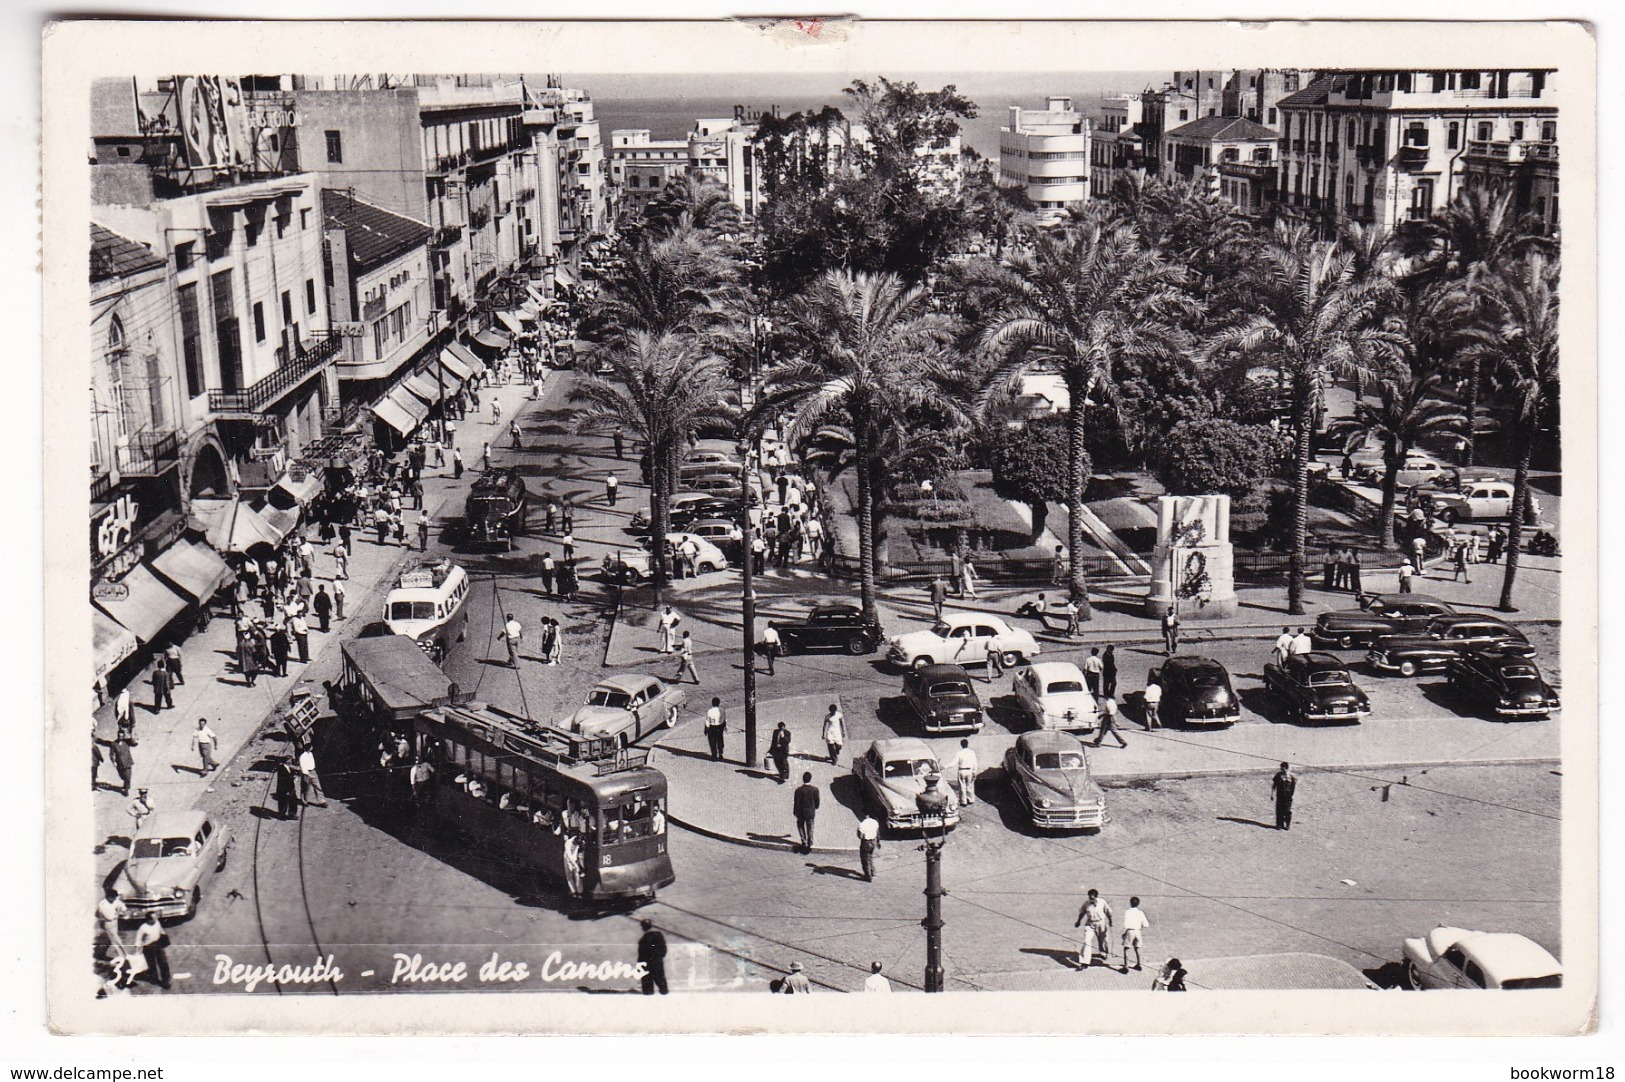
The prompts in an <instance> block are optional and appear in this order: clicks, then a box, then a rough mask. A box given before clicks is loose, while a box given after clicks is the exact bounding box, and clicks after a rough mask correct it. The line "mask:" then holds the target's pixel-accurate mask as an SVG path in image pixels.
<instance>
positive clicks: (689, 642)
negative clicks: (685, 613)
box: [675, 630, 700, 684]
mask: <svg viewBox="0 0 1625 1082" xmlns="http://www.w3.org/2000/svg"><path fill="white" fill-rule="evenodd" d="M689 676H692V677H693V678H694V683H695V684H698V683H699V682H700V673H699V670H698V669H696V668H694V640H693V638H692V637H690V636H689V633H688V632H687V631H686V630H685V631H684V632H683V637H682V639H680V640H679V641H678V643H677V679H676V681H675V682H676V683H679V684H681V683H682V682H683V680H684V679H685V678H686V677H689Z"/></svg>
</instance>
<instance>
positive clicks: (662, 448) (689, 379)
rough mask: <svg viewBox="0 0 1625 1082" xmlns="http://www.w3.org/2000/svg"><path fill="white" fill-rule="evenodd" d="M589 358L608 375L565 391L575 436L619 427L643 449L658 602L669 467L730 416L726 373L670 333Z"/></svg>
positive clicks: (629, 340)
mask: <svg viewBox="0 0 1625 1082" xmlns="http://www.w3.org/2000/svg"><path fill="white" fill-rule="evenodd" d="M596 352H597V354H598V355H599V356H600V357H602V358H603V360H604V361H605V362H606V363H607V365H608V367H609V371H608V372H607V373H606V374H604V375H597V374H590V375H584V376H581V377H580V378H578V379H577V380H576V381H575V382H574V383H573V384H572V385H571V387H570V395H569V402H570V404H571V405H573V406H575V407H577V408H576V410H575V411H574V414H573V421H574V424H575V428H576V431H578V432H599V433H601V432H605V431H608V430H610V429H613V428H617V427H619V428H624V429H625V430H626V431H627V432H629V433H630V434H631V435H632V436H633V437H634V438H635V439H638V440H642V441H643V444H644V446H645V447H646V448H647V450H648V453H649V526H650V531H649V532H650V538H651V542H652V544H651V546H650V548H651V551H650V556H649V568H650V570H651V572H652V573H653V577H654V587H655V599H656V602H657V603H658V601H659V600H660V598H661V596H662V595H663V592H664V590H665V587H666V583H667V567H666V557H665V545H664V544H662V543H661V541H662V539H663V538H665V536H666V533H667V531H668V523H669V521H670V509H671V503H670V501H671V494H672V492H673V491H674V490H675V489H676V478H677V472H676V470H675V469H674V468H673V467H674V463H675V462H676V461H677V457H678V455H680V454H681V452H682V449H683V448H684V446H686V445H687V443H688V442H689V440H690V439H691V438H692V436H693V434H694V431H695V429H696V428H698V427H699V426H700V425H701V424H705V423H708V422H712V421H720V420H724V419H726V418H728V417H729V416H730V413H731V411H730V407H729V406H728V404H727V402H726V393H727V391H728V388H729V381H728V378H727V372H726V368H725V366H724V365H723V363H722V362H721V361H720V360H718V359H717V358H715V357H712V356H708V355H705V354H701V353H697V352H696V351H695V350H694V348H693V347H692V346H691V345H690V344H689V343H687V342H685V340H684V339H683V338H681V337H680V336H678V335H676V334H674V333H672V332H670V331H667V332H664V333H662V334H658V335H657V334H652V333H650V332H649V331H646V330H634V331H632V332H631V333H629V334H628V335H627V336H626V337H625V338H624V340H622V342H621V343H620V344H619V345H617V346H614V347H607V346H600V347H598V350H597V351H596Z"/></svg>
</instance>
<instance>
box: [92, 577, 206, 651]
mask: <svg viewBox="0 0 1625 1082" xmlns="http://www.w3.org/2000/svg"><path fill="white" fill-rule="evenodd" d="M118 585H120V586H123V587H124V588H125V589H124V590H123V591H122V593H123V596H122V597H118V596H117V595H115V594H112V593H107V595H106V596H104V597H99V598H97V599H96V607H97V608H99V609H101V610H102V611H103V612H105V613H106V614H107V615H109V616H111V617H112V618H113V619H115V620H117V621H118V622H119V623H120V624H123V625H124V626H125V627H127V628H129V629H130V630H131V631H133V632H135V635H136V638H138V639H140V640H141V641H142V642H151V641H152V640H154V639H156V638H157V637H158V636H159V635H161V634H163V631H164V628H165V627H167V626H169V621H171V620H173V619H174V618H175V616H176V614H177V613H179V612H180V611H181V610H182V609H184V608H186V599H185V598H184V597H182V596H181V595H180V594H177V593H176V592H175V591H174V590H171V589H170V588H169V587H167V586H165V585H164V584H163V583H161V582H159V581H158V576H157V575H154V574H153V573H152V571H151V570H149V569H148V567H147V565H146V564H136V565H135V567H134V568H132V569H131V570H130V573H129V574H128V575H125V576H124V577H123V578H122V579H119V580H118Z"/></svg>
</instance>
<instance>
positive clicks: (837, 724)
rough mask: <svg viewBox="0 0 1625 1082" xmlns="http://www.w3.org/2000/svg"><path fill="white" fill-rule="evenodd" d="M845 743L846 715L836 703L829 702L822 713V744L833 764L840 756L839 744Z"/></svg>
mask: <svg viewBox="0 0 1625 1082" xmlns="http://www.w3.org/2000/svg"><path fill="white" fill-rule="evenodd" d="M845 743H846V715H845V714H843V713H841V707H840V705H839V704H838V703H830V704H829V713H828V714H825V715H824V746H825V747H826V748H828V749H829V761H830V763H831V764H834V763H835V762H836V760H838V759H839V758H840V757H841V745H842V744H845Z"/></svg>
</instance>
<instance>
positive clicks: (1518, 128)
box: [1512, 120, 1523, 142]
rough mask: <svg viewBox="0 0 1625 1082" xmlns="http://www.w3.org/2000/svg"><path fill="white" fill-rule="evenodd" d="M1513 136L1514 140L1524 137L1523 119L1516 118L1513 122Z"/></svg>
mask: <svg viewBox="0 0 1625 1082" xmlns="http://www.w3.org/2000/svg"><path fill="white" fill-rule="evenodd" d="M1512 138H1513V141H1514V142H1516V141H1517V140H1519V139H1522V138H1523V121H1521V120H1514V121H1513V122H1512Z"/></svg>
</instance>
